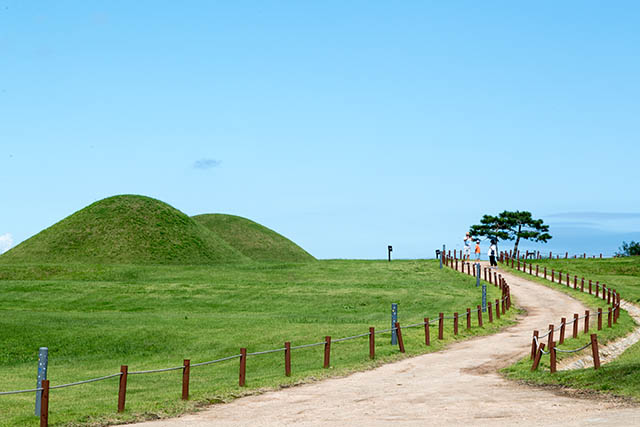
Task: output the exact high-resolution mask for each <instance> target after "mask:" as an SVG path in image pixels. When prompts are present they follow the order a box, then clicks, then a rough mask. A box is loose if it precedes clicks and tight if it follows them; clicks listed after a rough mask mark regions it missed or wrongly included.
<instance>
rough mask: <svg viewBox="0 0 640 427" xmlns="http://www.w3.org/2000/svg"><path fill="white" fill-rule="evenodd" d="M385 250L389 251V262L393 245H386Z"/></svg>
mask: <svg viewBox="0 0 640 427" xmlns="http://www.w3.org/2000/svg"><path fill="white" fill-rule="evenodd" d="M387 252H388V253H389V262H391V252H393V246H391V245H389V246H387Z"/></svg>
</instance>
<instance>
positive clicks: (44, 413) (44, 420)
mask: <svg viewBox="0 0 640 427" xmlns="http://www.w3.org/2000/svg"><path fill="white" fill-rule="evenodd" d="M41 387H42V401H41V402H40V427H49V380H42V386H41Z"/></svg>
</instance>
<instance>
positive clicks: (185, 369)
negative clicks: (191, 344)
mask: <svg viewBox="0 0 640 427" xmlns="http://www.w3.org/2000/svg"><path fill="white" fill-rule="evenodd" d="M190 373H191V361H190V360H189V359H184V361H183V364H182V400H189V374H190Z"/></svg>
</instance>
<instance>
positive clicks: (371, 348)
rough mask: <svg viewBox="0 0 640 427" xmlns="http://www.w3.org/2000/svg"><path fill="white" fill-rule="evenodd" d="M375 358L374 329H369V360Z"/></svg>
mask: <svg viewBox="0 0 640 427" xmlns="http://www.w3.org/2000/svg"><path fill="white" fill-rule="evenodd" d="M375 358H376V328H374V327H373V326H371V327H370V328H369V359H371V360H373V359H375Z"/></svg>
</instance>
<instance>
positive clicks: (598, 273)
mask: <svg viewBox="0 0 640 427" xmlns="http://www.w3.org/2000/svg"><path fill="white" fill-rule="evenodd" d="M536 263H537V264H539V265H540V266H541V267H545V266H546V267H547V271H548V272H549V273H550V271H551V269H554V270H556V271H562V272H563V273H569V274H571V275H572V276H573V275H578V277H579V278H581V277H585V279H587V280H588V279H592V280H593V283H594V284H595V282H596V281H599V282H600V283H601V284H602V283H604V284H606V285H607V287H608V288H612V289H616V290H617V291H618V292H620V295H621V296H622V298H623V299H626V300H628V301H631V302H635V303H638V302H640V257H628V258H612V259H602V260H601V259H567V260H538V261H534V264H536ZM513 271H514V273H515V274H518V275H522V276H523V277H528V278H531V279H532V280H538V281H539V282H540V283H544V284H546V285H547V286H553V287H554V288H556V289H558V290H560V291H562V292H565V293H568V294H570V295H572V296H574V297H576V298H578V299H581V300H582V301H583V302H585V304H587V305H588V306H590V307H604V306H605V305H603V303H602V300H601V299H596V298H595V297H593V296H589V295H587V294H582V293H580V292H576V291H575V290H574V289H573V282H572V286H571V288H567V287H566V286H565V285H559V284H557V283H556V284H551V283H550V282H548V281H544V280H543V279H535V278H534V276H529V275H528V274H526V275H525V274H524V273H522V272H517V271H515V270H513ZM578 286H579V285H578ZM603 311H606V309H605V310H603ZM558 323H559V322H558ZM603 324H604V325H606V317H605V318H604V319H603ZM634 326H635V322H634V321H633V319H631V317H630V316H629V315H628V314H627V313H626V312H625V311H621V315H620V319H619V323H618V325H614V328H612V329H607V328H606V326H605V329H603V331H599V332H598V331H593V330H592V331H591V332H593V333H597V334H598V342H599V343H605V342H607V341H609V340H612V339H616V338H619V337H621V336H624V335H626V334H627V333H628V332H630V331H631V329H632V328H633V327H634ZM541 329H544V328H541ZM587 340H588V337H587V336H586V335H583V334H580V336H579V339H578V340H568V341H566V344H565V345H564V346H563V347H562V348H567V349H570V348H577V347H581V346H582V345H584V344H586V343H587ZM588 351H589V350H588V349H587V350H585V352H588ZM585 354H589V353H585ZM558 355H559V357H563V356H564V355H563V354H562V353H558ZM548 361H549V358H548V356H547V357H544V358H543V362H542V364H541V366H540V368H539V369H538V371H536V372H531V371H530V368H531V361H530V360H529V357H526V358H524V359H522V360H521V361H519V362H518V363H516V364H514V365H513V366H511V367H509V368H507V369H505V373H506V374H507V375H508V376H509V377H510V378H514V379H520V380H525V381H527V382H530V383H533V384H558V385H563V386H568V387H573V388H585V389H591V390H597V391H603V392H609V393H614V394H617V395H624V396H629V397H631V398H634V399H640V343H636V344H635V345H633V346H632V347H630V348H629V349H628V350H627V351H626V352H625V353H623V354H622V356H621V357H619V358H618V359H616V360H615V361H613V362H610V363H607V364H605V365H602V367H601V368H600V369H599V370H594V369H593V368H588V369H580V370H572V371H558V372H556V373H555V374H553V375H552V374H550V373H549V363H548Z"/></svg>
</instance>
